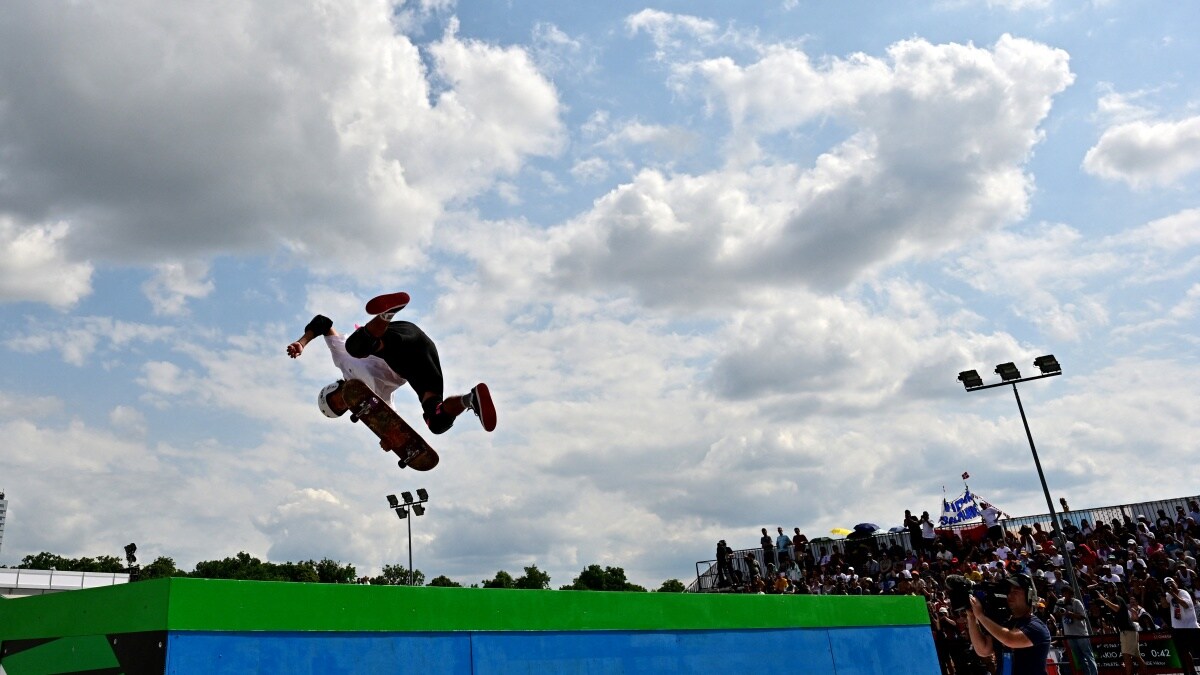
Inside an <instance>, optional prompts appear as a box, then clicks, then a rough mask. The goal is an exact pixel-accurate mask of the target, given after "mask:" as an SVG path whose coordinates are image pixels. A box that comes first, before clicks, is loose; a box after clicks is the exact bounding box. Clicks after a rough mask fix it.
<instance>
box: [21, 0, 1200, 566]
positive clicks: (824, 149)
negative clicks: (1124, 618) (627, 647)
mask: <svg viewBox="0 0 1200 675" xmlns="http://www.w3.org/2000/svg"><path fill="white" fill-rule="evenodd" d="M1198 13H1200V10H1197V9H1196V8H1195V7H1194V6H1192V5H1190V4H1188V3H1165V2H1162V3H1151V4H1150V5H1146V4H1145V3H1132V2H1127V1H1124V0H1109V1H1107V2H1091V3H1083V4H1080V3H1063V2H1055V1H1052V0H1041V1H1039V0H1010V1H1008V2H1002V1H1000V0H992V1H990V2H985V1H982V0H980V1H973V0H959V1H955V2H943V3H934V4H929V5H925V4H917V3H888V4H882V3H879V4H876V3H871V4H868V3H809V2H798V1H795V0H787V1H779V2H767V3H757V4H754V5H753V7H751V8H746V7H742V6H735V5H732V4H730V3H716V2H702V3H696V2H689V3H662V4H657V5H646V4H637V3H628V2H618V3H605V4H603V5H593V4H583V5H576V4H571V3H533V2H510V3H469V2H453V1H452V0H425V1H423V2H410V3H401V4H393V3H387V2H379V1H375V0H354V1H352V2H339V3H327V2H321V1H318V0H312V1H308V2H287V3H284V2H276V1H274V0H260V1H258V2H254V3H218V5H216V6H214V7H209V8H206V9H204V10H200V9H197V8H191V7H182V6H181V7H178V8H175V7H162V6H160V3H145V2H140V1H138V0H122V1H120V2H112V3H106V4H105V5H103V6H89V5H80V4H78V3H67V2H44V1H43V2H32V1H29V2H26V1H24V0H18V2H16V3H15V4H13V6H12V9H11V11H7V12H6V13H5V15H4V16H3V17H0V52H2V53H0V320H2V322H0V325H3V326H4V329H3V333H2V335H3V346H2V347H0V354H3V360H4V361H3V362H4V368H3V369H0V433H3V434H4V435H5V436H6V437H7V438H8V439H9V444H8V446H7V448H6V450H5V451H4V452H2V453H0V488H3V489H4V490H5V491H6V492H7V494H8V497H9V499H10V500H11V512H10V524H9V527H8V528H7V529H6V535H7V536H6V540H5V542H4V548H3V551H2V552H0V562H8V563H12V562H15V561H17V560H19V558H20V557H21V556H23V555H26V554H29V553H36V552H38V551H41V550H50V551H53V552H56V553H60V554H63V555H96V554H101V553H110V554H117V553H119V551H120V550H121V546H123V545H124V544H125V543H128V541H136V542H137V543H138V546H139V551H141V552H142V553H143V557H146V558H147V559H149V558H153V557H155V556H157V555H171V556H173V557H175V559H176V560H177V562H178V563H180V564H181V565H182V566H184V567H190V566H191V565H193V564H194V563H195V562H196V561H198V560H201V559H207V558H213V557H223V556H225V555H231V554H233V553H236V552H238V551H240V550H246V551H249V552H251V553H253V554H255V555H259V556H262V557H267V558H270V559H273V560H289V559H290V560H296V559H302V558H320V557H325V556H328V557H331V558H334V559H338V560H342V561H344V562H351V563H353V564H355V565H357V566H358V567H359V568H360V569H362V570H365V571H370V570H376V569H378V568H379V567H381V566H382V565H384V564H389V563H393V562H398V561H401V559H402V558H403V557H405V553H406V552H405V549H404V546H405V539H404V532H403V530H401V529H400V528H399V527H397V525H396V522H395V519H394V517H393V516H392V515H391V514H390V513H389V512H387V510H386V509H385V508H383V507H384V505H385V502H384V500H383V496H384V495H386V494H388V493H390V492H397V491H400V490H404V489H414V488H416V487H425V488H427V489H429V492H430V494H431V496H432V499H433V502H432V504H431V507H430V510H429V513H428V514H427V515H426V516H425V517H424V518H423V519H422V520H421V521H420V522H419V523H417V524H416V528H415V532H414V536H415V537H416V548H417V551H418V554H417V565H418V567H420V568H421V569H423V570H424V571H426V572H427V573H429V574H431V575H436V574H447V575H449V576H451V577H452V578H455V579H458V580H460V581H462V582H464V583H470V582H474V581H478V580H479V579H482V578H484V577H490V576H492V575H493V574H494V573H495V571H496V570H498V569H508V570H509V571H517V570H519V569H520V568H521V567H522V566H524V565H528V564H537V565H538V566H539V567H541V568H542V569H546V570H548V571H550V573H551V575H552V577H553V583H554V584H555V585H560V584H564V583H569V582H570V580H571V577H572V576H574V575H575V574H577V573H578V571H579V570H580V569H582V568H583V567H584V566H585V565H588V564H591V563H600V564H606V565H621V566H623V567H625V568H626V569H627V570H628V571H629V573H630V575H631V577H632V578H633V579H634V580H635V581H638V582H640V583H643V584H647V585H654V586H656V585H657V584H658V583H659V582H660V581H661V580H663V579H666V578H669V577H679V578H686V577H687V576H688V575H689V574H690V573H691V570H692V563H694V561H696V560H699V559H703V558H706V557H707V556H709V555H710V553H711V549H712V548H713V544H714V543H715V542H716V540H717V539H720V538H724V539H727V540H729V541H730V543H731V544H732V545H734V546H750V545H753V544H754V543H755V542H756V539H757V538H756V536H755V534H756V533H757V531H758V528H760V527H763V526H767V527H771V528H772V529H773V528H774V526H776V525H783V526H785V527H788V528H789V529H790V528H791V527H794V526H799V527H801V528H803V529H804V530H805V531H807V532H809V533H810V536H815V535H816V534H821V533H825V532H827V531H828V530H829V529H830V528H833V527H846V526H849V525H853V524H854V523H857V522H861V521H864V520H866V521H873V522H878V523H880V524H885V523H886V524H894V522H893V521H898V520H899V517H900V514H901V513H902V512H903V510H904V509H906V508H911V509H915V510H926V509H927V510H930V511H935V510H936V509H937V508H938V506H939V504H940V501H939V500H940V498H941V493H942V487H943V486H946V487H947V489H949V490H950V491H954V490H955V489H956V487H957V485H958V480H957V477H958V476H959V474H960V473H961V472H962V471H964V470H969V471H970V472H971V475H972V481H971V485H972V488H973V489H975V490H976V491H978V493H980V494H982V495H984V496H986V497H989V498H991V499H992V500H994V501H995V502H997V503H998V504H999V505H1000V506H1001V507H1002V508H1004V510H1006V511H1008V512H1010V513H1014V514H1015V513H1029V512H1034V511H1037V510H1039V509H1040V508H1042V507H1040V506H1039V504H1043V505H1044V500H1043V499H1042V496H1041V492H1040V489H1039V485H1038V483H1037V480H1036V476H1035V474H1034V473H1033V468H1032V462H1031V461H1030V458H1029V455H1028V449H1027V447H1026V446H1025V440H1024V437H1023V433H1022V430H1021V426H1020V423H1019V419H1018V418H1017V417H1016V410H1015V406H1014V405H1013V402H1012V400H1011V397H1009V396H1007V395H1005V394H1004V393H1003V392H1000V391H996V392H991V393H980V394H972V395H970V396H968V395H966V394H965V393H963V392H962V390H961V388H960V387H959V385H958V383H957V382H956V381H955V376H956V374H957V372H958V371H959V370H963V369H967V368H978V369H979V370H980V371H981V372H984V373H985V374H986V373H988V372H990V370H991V367H992V366H993V365H994V364H996V363H1000V362H1003V361H1009V360H1013V361H1015V362H1017V364H1018V365H1019V366H1022V367H1023V368H1025V369H1026V370H1031V365H1030V364H1031V362H1032V359H1033V358H1034V357H1035V356H1038V355H1040V354H1043V353H1054V354H1056V355H1057V356H1058V358H1059V360H1060V361H1061V362H1062V363H1063V366H1064V371H1065V374H1064V376H1063V377H1061V378H1056V379H1052V380H1048V381H1045V382H1039V383H1034V384H1030V385H1028V386H1027V387H1025V389H1023V390H1022V397H1023V399H1024V401H1025V403H1026V408H1027V410H1028V411H1029V413H1030V418H1031V420H1030V423H1031V425H1032V427H1033V431H1034V434H1035V436H1036V438H1037V440H1038V443H1039V448H1041V452H1042V459H1043V463H1044V464H1045V467H1046V471H1047V478H1048V481H1049V483H1050V485H1051V487H1052V490H1054V491H1055V493H1056V494H1057V495H1063V496H1066V497H1068V499H1069V500H1070V502H1071V504H1072V505H1073V506H1076V507H1077V508H1082V507H1087V506H1098V505H1104V504H1111V503H1116V502H1125V501H1136V500H1140V499H1149V498H1156V497H1170V496H1181V495H1185V494H1189V493H1194V491H1195V489H1196V487H1195V482H1194V480H1192V479H1191V476H1192V475H1193V473H1192V472H1190V471H1188V470H1187V468H1188V467H1190V466H1194V462H1195V460H1194V454H1195V453H1194V449H1193V447H1192V446H1193V444H1194V437H1195V435H1196V430H1197V428H1200V418H1198V415H1197V413H1196V411H1197V410H1200V405H1197V404H1198V403H1200V400H1197V399H1198V398H1200V397H1198V395H1197V390H1196V387H1195V386H1194V384H1193V383H1194V382H1195V381H1196V377H1195V375H1196V374H1197V371H1198V370H1200V368H1198V366H1197V362H1196V339H1195V334H1196V330H1195V328H1196V311H1197V309H1198V308H1200V284H1198V283H1197V281H1196V276H1197V273H1196V271H1197V268H1198V266H1200V205H1198V204H1197V203H1196V197H1195V195H1196V187H1197V180H1198V176H1200V171H1198V169H1200V113H1198V112H1197V102H1198V101H1200V91H1198V80H1197V78H1196V75H1195V68H1194V67H1193V65H1194V64H1195V63H1197V61H1198V59H1197V56H1198V54H1197V50H1198V49H1200V47H1198V46H1197V45H1196V43H1195V40H1192V39H1188V38H1190V31H1189V28H1190V27H1191V26H1195V25H1197V18H1200V17H1198V16H1197V14H1198ZM394 289H404V290H407V291H409V292H410V293H411V294H412V296H413V302H412V304H411V305H410V306H409V307H408V308H407V309H406V310H405V315H406V317H407V318H409V319H410V320H413V321H416V322H417V323H419V324H420V325H422V326H423V327H424V328H425V330H426V331H427V332H428V333H429V334H430V335H431V336H432V337H433V338H434V340H435V341H437V343H438V346H439V350H440V352H441V355H442V361H443V365H444V366H445V369H446V377H447V389H448V391H451V392H457V391H462V390H465V389H466V388H467V387H469V386H471V385H472V384H474V383H475V382H477V381H480V380H485V381H487V382H489V384H490V385H491V387H492V390H493V391H494V392H495V395H496V399H497V402H498V405H499V408H500V426H499V428H498V429H497V431H496V432H495V433H493V434H485V433H484V432H483V431H482V430H480V429H479V428H478V426H476V425H474V424H473V420H470V419H463V420H461V421H460V422H459V424H458V425H457V426H456V427H455V428H454V429H453V430H452V431H451V432H449V433H448V434H446V435H445V436H441V437H437V438H436V439H431V440H433V442H434V443H435V445H436V446H437V447H438V449H439V450H440V451H441V452H442V456H443V461H442V464H441V466H440V467H438V469H436V470H435V471H433V472H431V473H428V474H414V473H410V472H401V471H399V470H398V469H395V468H394V466H393V465H392V463H390V462H389V461H388V460H387V458H386V457H385V456H383V455H382V453H380V452H379V451H378V449H377V448H375V447H374V443H373V441H372V439H371V438H370V437H369V436H368V435H366V432H365V430H363V429H361V428H359V427H357V426H353V425H350V424H349V423H347V422H346V421H345V420H339V421H336V422H332V421H329V420H326V419H325V418H324V417H322V416H321V415H320V413H319V411H318V410H317V409H316V406H315V405H314V404H313V397H314V395H315V392H316V391H317V390H319V388H320V387H321V386H322V385H323V384H324V383H326V382H327V381H329V380H330V379H332V378H333V377H334V376H335V375H336V371H335V370H334V369H333V367H332V365H331V363H330V361H329V358H328V354H327V352H326V351H325V349H324V347H323V346H321V345H319V344H317V345H313V346H312V347H310V349H309V350H308V352H307V353H305V355H304V356H303V357H302V358H301V359H300V360H298V361H294V362H293V361H291V360H289V359H287V358H286V357H285V356H284V347H285V346H286V344H287V343H288V342H290V341H291V340H292V339H294V338H295V337H297V336H298V335H299V333H300V332H301V331H302V329H303V326H304V324H305V323H306V322H307V320H308V319H309V318H310V317H311V315H312V314H313V313H316V312H321V313H324V314H327V315H329V316H331V317H332V318H333V319H334V321H335V324H336V325H338V326H342V327H347V328H348V327H349V326H351V325H352V324H353V323H356V322H359V323H361V322H362V321H364V320H365V317H364V316H362V309H361V307H362V303H363V302H364V301H365V300H366V299H367V298H369V297H371V296H373V295H375V294H377V293H379V292H384V291H390V290H394ZM395 403H396V407H397V409H398V411H399V412H400V413H401V414H405V415H407V416H409V417H410V418H414V419H415V417H416V416H417V415H418V414H419V408H418V406H417V405H416V402H415V397H413V396H412V395H411V392H407V391H401V392H399V393H398V394H397V397H396V401H395ZM1164 468H1165V469H1169V470H1165V471H1164Z"/></svg>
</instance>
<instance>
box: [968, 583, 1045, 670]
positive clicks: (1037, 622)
mask: <svg viewBox="0 0 1200 675" xmlns="http://www.w3.org/2000/svg"><path fill="white" fill-rule="evenodd" d="M1007 582H1008V584H1009V589H1008V608H1009V609H1010V610H1011V611H1012V617H1011V618H1009V619H1008V620H1007V621H1005V622H1004V624H1003V625H1001V624H999V623H997V622H996V621H994V620H993V619H991V618H989V617H988V616H987V615H986V614H984V612H983V605H982V604H980V602H979V598H977V597H975V596H974V595H972V596H971V608H970V611H968V612H967V631H968V632H969V633H970V635H971V646H972V647H974V648H975V653H976V654H978V655H979V656H983V657H988V656H991V655H992V654H998V656H999V662H998V664H997V669H996V673H997V675H1046V656H1047V655H1048V654H1049V653H1050V629H1049V628H1048V627H1047V626H1046V624H1045V622H1044V621H1042V620H1041V619H1039V618H1038V617H1036V616H1034V614H1033V607H1034V605H1035V604H1037V589H1036V588H1034V585H1033V578H1032V577H1030V576H1029V575H1028V574H1025V573H1021V574H1014V575H1012V576H1011V577H1009V578H1008V579H1007ZM996 643H999V644H996Z"/></svg>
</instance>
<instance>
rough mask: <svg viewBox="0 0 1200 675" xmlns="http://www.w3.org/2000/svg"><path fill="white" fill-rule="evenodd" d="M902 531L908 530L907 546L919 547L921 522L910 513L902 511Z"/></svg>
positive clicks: (906, 510)
mask: <svg viewBox="0 0 1200 675" xmlns="http://www.w3.org/2000/svg"><path fill="white" fill-rule="evenodd" d="M904 529H906V530H908V545H909V546H912V547H913V548H917V547H918V546H920V545H921V520H920V519H919V518H917V517H916V516H914V515H913V514H912V511H910V510H908V509H905V510H904Z"/></svg>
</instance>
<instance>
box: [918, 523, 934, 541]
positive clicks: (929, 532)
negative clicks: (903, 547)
mask: <svg viewBox="0 0 1200 675" xmlns="http://www.w3.org/2000/svg"><path fill="white" fill-rule="evenodd" d="M921 538H922V539H933V523H932V522H931V521H928V520H922V521H921Z"/></svg>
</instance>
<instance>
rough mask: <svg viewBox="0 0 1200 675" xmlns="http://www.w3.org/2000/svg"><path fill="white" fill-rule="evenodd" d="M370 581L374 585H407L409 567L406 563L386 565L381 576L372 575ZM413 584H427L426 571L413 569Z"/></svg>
mask: <svg viewBox="0 0 1200 675" xmlns="http://www.w3.org/2000/svg"><path fill="white" fill-rule="evenodd" d="M368 583H370V584H371V585H372V586H407V585H408V568H407V567H405V566H404V565H384V566H383V570H382V573H381V574H380V575H379V576H375V577H371V578H370V580H369V582H368ZM413 585H414V586H424V585H425V573H424V572H422V571H421V570H413Z"/></svg>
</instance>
